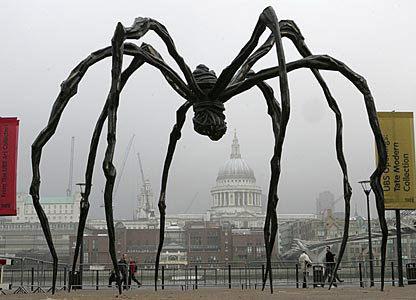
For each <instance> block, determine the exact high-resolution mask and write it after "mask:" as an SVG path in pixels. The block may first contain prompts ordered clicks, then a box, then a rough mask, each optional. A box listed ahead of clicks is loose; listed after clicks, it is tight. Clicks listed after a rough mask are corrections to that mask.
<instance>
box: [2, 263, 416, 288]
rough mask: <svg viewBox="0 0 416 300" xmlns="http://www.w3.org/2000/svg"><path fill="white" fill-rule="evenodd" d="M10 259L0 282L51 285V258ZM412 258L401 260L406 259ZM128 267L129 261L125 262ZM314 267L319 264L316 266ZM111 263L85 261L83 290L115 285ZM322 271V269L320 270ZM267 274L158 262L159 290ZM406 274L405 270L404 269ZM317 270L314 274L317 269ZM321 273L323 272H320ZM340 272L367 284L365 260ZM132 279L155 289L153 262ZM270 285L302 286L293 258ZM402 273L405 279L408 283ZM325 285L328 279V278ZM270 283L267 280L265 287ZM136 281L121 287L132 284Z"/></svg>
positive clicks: (318, 280)
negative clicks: (86, 262)
mask: <svg viewBox="0 0 416 300" xmlns="http://www.w3.org/2000/svg"><path fill="white" fill-rule="evenodd" d="M11 259H13V262H14V263H13V264H12V265H8V266H4V267H3V268H4V269H3V283H7V284H10V286H11V292H14V293H30V292H33V293H35V292H47V291H48V290H49V289H50V288H51V286H52V263H51V262H47V261H42V260H36V259H30V258H19V257H12V258H11ZM414 261H416V260H415V259H404V265H406V263H410V262H414ZM373 264H374V279H375V284H376V286H377V285H379V284H380V265H381V264H380V261H378V260H374V262H373ZM316 266H324V265H323V264H322V263H320V264H319V263H318V264H313V265H312V267H311V268H309V270H310V272H309V273H308V274H307V276H306V282H307V285H308V286H314V287H316V286H320V285H322V284H323V283H322V277H319V276H313V267H316ZM127 269H128V266H127ZM317 270H318V268H317ZM69 271H70V267H69V266H68V265H65V264H59V268H58V275H57V283H56V287H57V290H67V289H68V285H69ZM111 271H112V265H110V264H100V268H97V265H96V264H94V265H92V264H84V265H83V272H82V283H81V286H73V288H82V289H95V290H99V289H116V288H117V287H116V284H115V282H113V283H110V282H109V279H110V273H111ZM321 272H323V270H322V271H321ZM264 273H265V265H264V262H230V263H228V262H215V263H189V264H188V265H161V266H160V271H159V280H158V289H166V288H180V289H182V290H187V289H198V288H201V287H207V288H208V287H223V288H224V287H225V288H242V289H257V288H261V286H262V278H263V276H264ZM397 274H398V269H397V264H396V262H393V261H388V262H387V264H386V273H385V283H386V284H391V285H393V286H394V285H395V284H396V283H397V280H398V276H397ZM404 274H406V272H404ZM315 275H316V274H315ZM321 275H322V274H321ZM338 275H339V277H340V278H341V279H342V280H343V282H342V283H338V284H341V285H343V286H355V287H369V286H370V272H369V261H345V262H342V263H341V265H340V269H339V271H338ZM135 277H136V279H137V280H138V281H139V282H140V283H141V287H143V288H154V265H153V264H139V265H138V269H137V272H136V273H135ZM272 278H273V286H276V287H289V288H290V287H293V288H301V287H302V286H303V280H304V278H303V270H302V268H301V267H300V266H299V265H298V263H297V262H296V261H280V262H273V263H272ZM406 280H407V279H406V278H405V282H406ZM326 284H328V283H326ZM268 285H269V281H268V282H267V284H266V286H268ZM137 287H138V286H137V285H136V284H134V283H133V284H131V286H129V285H128V282H127V286H126V287H125V288H132V289H135V288H137Z"/></svg>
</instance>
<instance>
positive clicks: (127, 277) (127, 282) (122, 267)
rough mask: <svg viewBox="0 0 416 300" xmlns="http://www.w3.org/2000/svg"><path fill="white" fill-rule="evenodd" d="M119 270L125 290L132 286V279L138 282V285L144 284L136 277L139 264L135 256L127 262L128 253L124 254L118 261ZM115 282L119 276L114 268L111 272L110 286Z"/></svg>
mask: <svg viewBox="0 0 416 300" xmlns="http://www.w3.org/2000/svg"><path fill="white" fill-rule="evenodd" d="M118 270H119V272H120V277H121V283H122V285H123V289H124V290H127V289H129V288H130V287H131V283H132V281H134V282H135V283H136V284H137V287H141V285H142V284H141V283H140V281H138V280H137V279H136V273H137V264H136V262H135V261H134V259H133V258H130V260H129V261H128V262H127V254H123V256H122V257H121V259H120V260H119V261H118ZM113 282H117V276H116V272H115V271H114V270H112V271H111V272H110V278H109V279H108V286H112V284H113Z"/></svg>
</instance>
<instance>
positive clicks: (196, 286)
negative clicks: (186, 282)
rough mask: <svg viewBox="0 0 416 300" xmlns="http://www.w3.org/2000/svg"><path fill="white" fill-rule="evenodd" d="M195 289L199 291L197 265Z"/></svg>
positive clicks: (196, 269)
mask: <svg viewBox="0 0 416 300" xmlns="http://www.w3.org/2000/svg"><path fill="white" fill-rule="evenodd" d="M195 289H196V290H197V289H198V266H197V265H195Z"/></svg>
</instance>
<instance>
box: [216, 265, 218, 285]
mask: <svg viewBox="0 0 416 300" xmlns="http://www.w3.org/2000/svg"><path fill="white" fill-rule="evenodd" d="M217 273H218V269H217V268H215V286H217V275H218V274H217Z"/></svg>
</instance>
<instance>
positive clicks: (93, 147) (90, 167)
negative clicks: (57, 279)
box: [72, 56, 144, 274]
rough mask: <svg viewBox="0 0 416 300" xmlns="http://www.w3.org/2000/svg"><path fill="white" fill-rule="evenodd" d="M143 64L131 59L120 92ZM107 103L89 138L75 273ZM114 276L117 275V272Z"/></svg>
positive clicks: (75, 252)
mask: <svg viewBox="0 0 416 300" xmlns="http://www.w3.org/2000/svg"><path fill="white" fill-rule="evenodd" d="M143 63H144V60H143V59H142V58H141V57H139V56H135V57H134V58H133V60H132V62H131V63H130V65H129V66H128V67H127V69H126V70H125V71H123V73H122V74H121V83H120V85H121V87H120V90H122V89H123V87H124V86H125V84H126V82H127V80H128V79H129V78H130V76H131V75H132V74H133V72H134V71H136V70H137V69H138V68H139V67H140V66H141V65H143ZM108 102H109V99H107V101H106V103H105V105H104V107H103V109H102V111H101V114H100V116H99V118H98V120H97V123H96V125H95V128H94V133H93V135H92V138H91V143H90V152H89V153H88V162H87V168H86V171H85V191H84V193H83V194H82V198H83V201H84V205H82V206H81V211H80V216H79V223H78V232H77V243H76V246H75V251H74V258H73V263H72V272H75V268H76V263H77V260H78V255H79V249H80V245H81V243H82V240H83V235H84V230H85V223H86V221H87V216H88V211H89V207H90V204H89V201H88V198H89V195H90V192H91V186H92V176H93V172H94V165H95V158H96V156H97V148H98V142H99V140H100V136H101V132H102V129H103V125H104V122H105V120H106V119H107V111H108V104H109V103H108ZM116 274H118V272H117V273H116Z"/></svg>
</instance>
